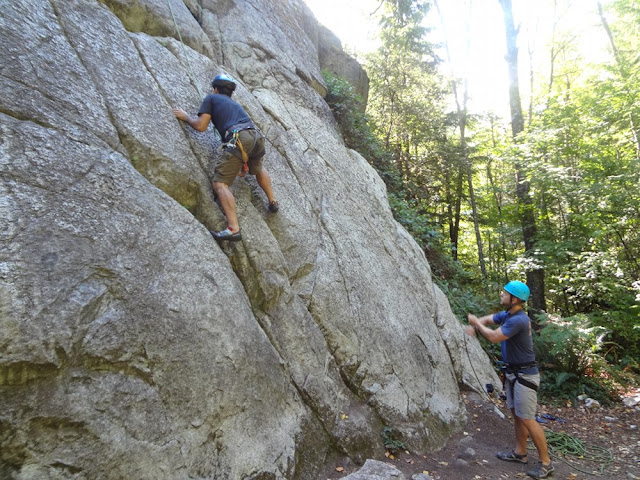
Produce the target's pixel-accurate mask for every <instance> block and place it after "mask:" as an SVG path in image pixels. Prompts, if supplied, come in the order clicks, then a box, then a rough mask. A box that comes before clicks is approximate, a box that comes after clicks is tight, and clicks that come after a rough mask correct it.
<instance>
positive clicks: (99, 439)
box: [0, 0, 497, 480]
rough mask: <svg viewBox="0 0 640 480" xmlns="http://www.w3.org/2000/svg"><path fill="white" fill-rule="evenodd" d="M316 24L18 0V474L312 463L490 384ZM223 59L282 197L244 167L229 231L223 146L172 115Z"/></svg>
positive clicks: (1, 173)
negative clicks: (335, 78) (331, 84)
mask: <svg viewBox="0 0 640 480" xmlns="http://www.w3.org/2000/svg"><path fill="white" fill-rule="evenodd" d="M238 18H242V20H243V21H242V22H238ZM174 19H175V20H174ZM176 27H177V29H176ZM321 28H322V27H321V26H319V25H318V24H317V22H315V20H314V18H313V16H312V15H311V13H310V12H309V10H308V9H307V8H306V7H305V6H304V4H303V3H302V2H301V1H298V0H290V1H285V0H271V1H268V2H264V1H258V0H255V1H241V0H202V1H195V0H185V1H184V2H181V1H179V0H169V1H164V0H104V1H98V0H14V1H12V2H5V3H4V4H3V6H2V14H1V15H0V46H1V47H2V52H3V54H2V56H0V71H1V72H2V77H1V80H0V478H8V479H21V480H23V479H24V480H26V479H58V478H74V479H85V478H86V479H93V478H103V479H121V478H136V479H158V478H167V479H176V478H185V479H187V478H192V479H201V478H202V479H204V478H216V479H219V478H220V479H221V478H229V479H240V478H243V479H244V478H247V479H248V478H251V479H271V478H273V479H309V478H315V476H316V474H317V473H318V472H319V471H320V469H321V467H322V465H323V462H325V460H326V459H327V458H328V457H329V456H330V455H334V454H338V455H346V456H349V457H351V458H352V459H353V460H354V461H355V462H358V463H362V462H364V461H365V460H366V459H367V458H369V457H371V456H373V455H379V454H380V453H381V452H382V451H383V445H382V439H381V436H380V432H381V430H382V428H383V426H390V427H392V428H393V429H394V430H396V431H397V432H398V434H399V435H402V438H403V439H404V441H405V443H406V445H407V446H408V448H410V449H412V450H414V451H418V452H427V451H430V450H433V449H437V448H438V447H440V446H442V445H443V443H444V442H445V441H446V439H447V438H448V436H449V434H450V433H451V432H452V431H454V430H455V429H456V428H458V426H459V425H460V424H461V423H462V422H463V421H464V418H465V415H466V412H465V411H464V407H463V405H462V402H461V399H460V389H461V388H473V389H481V388H482V385H483V384H484V383H494V384H497V378H495V374H494V373H493V371H492V369H491V367H490V365H489V361H488V359H487V358H486V356H484V354H483V353H482V350H481V349H480V347H479V344H478V343H477V341H475V340H473V339H469V340H466V341H463V340H462V339H463V338H464V337H462V336H461V335H462V329H461V326H460V324H459V322H458V320H457V319H456V318H455V317H454V316H453V314H452V313H451V309H450V307H449V305H448V302H447V300H446V298H445V296H444V295H443V294H442V292H440V291H439V289H438V288H437V287H436V286H435V285H434V284H433V282H432V279H431V273H430V269H429V265H428V263H427V261H426V259H425V256H424V254H423V252H422V251H421V250H420V248H419V247H418V245H417V244H416V243H415V242H414V241H413V239H412V238H411V237H410V236H409V235H408V234H407V232H406V231H405V230H404V229H403V228H402V227H401V226H400V225H399V224H397V223H396V222H395V221H394V219H393V217H392V214H391V211H390V209H389V206H388V201H387V197H386V191H385V187H384V184H383V182H382V181H381V180H380V178H379V177H378V176H377V174H376V173H375V171H374V170H373V169H372V168H371V167H370V166H369V164H368V163H367V162H366V160H365V159H364V158H362V157H361V156H360V155H359V154H357V153H356V152H354V151H351V150H349V149H347V148H346V147H345V146H344V143H343V141H342V139H341V138H340V135H339V133H338V131H337V129H336V126H335V122H334V120H333V118H332V115H331V112H330V111H329V109H328V107H327V105H326V103H325V102H324V100H323V99H322V96H321V93H322V89H323V88H324V87H323V82H322V76H321V74H320V68H321V67H320V61H319V53H318V31H319V30H320V29H321ZM178 31H179V32H180V36H178V35H177V32H178ZM179 37H181V38H182V42H181V41H180V40H179ZM221 72H226V73H228V74H231V75H233V76H234V77H235V78H236V79H237V80H238V89H237V91H236V93H235V94H234V98H235V99H237V100H238V101H239V102H240V103H241V104H242V105H243V106H244V107H245V108H246V110H247V111H248V113H249V114H250V115H251V116H252V118H253V119H254V120H255V122H256V124H257V125H258V126H259V127H260V129H261V130H262V131H263V133H264V134H265V136H266V144H267V145H266V147H267V154H266V157H265V166H266V168H267V169H268V171H269V172H270V174H271V176H272V179H273V184H274V189H275V192H276V195H277V197H278V199H279V201H280V204H281V210H280V212H278V213H277V214H272V213H269V212H268V211H267V210H266V208H265V207H266V198H265V197H264V194H263V193H262V191H261V190H260V189H259V188H258V186H257V183H256V182H255V179H254V178H252V177H249V176H247V177H245V178H238V179H237V180H236V181H235V183H234V185H233V192H234V194H235V197H236V200H237V203H238V212H239V218H240V224H241V227H242V231H243V237H244V238H243V241H242V242H239V243H237V244H228V245H225V244H220V245H219V244H217V243H216V242H215V241H214V240H213V239H212V238H211V236H210V234H209V232H208V230H211V229H220V228H223V227H224V226H225V219H224V217H223V215H222V214H221V211H220V209H219V207H218V206H217V205H216V203H215V201H214V197H213V192H212V189H211V185H210V180H211V174H212V165H214V164H215V162H216V161H218V159H219V153H218V151H217V146H218V145H219V139H217V138H216V135H215V134H214V132H213V131H212V130H209V131H207V132H204V133H197V132H194V131H193V130H192V129H191V128H190V127H188V126H185V124H182V123H180V122H178V121H176V120H175V118H174V117H173V114H172V112H171V109H172V107H177V106H179V107H183V108H185V109H186V110H187V111H190V112H192V113H195V112H196V111H197V108H198V106H199V103H200V100H201V95H203V94H204V93H206V92H207V91H208V85H209V82H210V80H211V78H212V77H213V76H214V75H216V74H218V73H221ZM318 92H320V93H318ZM465 349H466V351H467V352H471V353H470V355H468V354H467V353H466V352H465ZM466 359H468V361H467V360H466ZM470 362H473V367H472V366H471V364H470ZM478 380H480V382H478Z"/></svg>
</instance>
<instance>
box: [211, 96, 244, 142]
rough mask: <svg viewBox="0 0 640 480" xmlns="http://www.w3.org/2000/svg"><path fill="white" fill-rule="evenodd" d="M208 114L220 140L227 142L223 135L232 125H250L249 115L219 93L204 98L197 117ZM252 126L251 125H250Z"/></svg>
mask: <svg viewBox="0 0 640 480" xmlns="http://www.w3.org/2000/svg"><path fill="white" fill-rule="evenodd" d="M201 113H208V114H209V115H211V121H212V122H213V126H214V127H216V130H218V132H219V133H220V138H222V139H223V141H225V142H227V141H229V140H230V136H229V138H225V133H226V132H227V130H229V129H230V128H231V127H233V126H234V125H238V124H252V122H251V119H250V118H249V115H247V112H245V111H244V108H242V106H241V105H240V104H239V103H238V102H236V101H235V100H232V99H231V97H228V96H227V95H223V94H221V93H212V94H210V95H207V96H206V97H204V100H203V101H202V105H200V110H198V115H200V114H201ZM252 125H253V124H252Z"/></svg>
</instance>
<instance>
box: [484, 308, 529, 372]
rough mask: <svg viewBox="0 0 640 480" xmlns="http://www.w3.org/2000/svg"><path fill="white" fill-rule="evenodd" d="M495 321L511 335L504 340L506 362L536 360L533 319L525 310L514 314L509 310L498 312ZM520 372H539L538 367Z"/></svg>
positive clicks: (521, 363) (494, 317)
mask: <svg viewBox="0 0 640 480" xmlns="http://www.w3.org/2000/svg"><path fill="white" fill-rule="evenodd" d="M493 322H494V323H497V324H498V325H500V328H501V329H502V333H503V334H504V335H505V336H507V337H509V338H508V339H507V340H504V341H503V342H502V360H503V361H504V362H505V363H509V364H512V365H523V364H527V363H533V362H535V361H536V356H535V353H534V351H533V338H532V337H531V320H530V319H529V317H528V316H527V314H526V313H524V310H518V311H517V312H516V313H514V314H513V315H511V314H510V313H509V311H508V310H505V311H503V312H499V313H496V314H495V315H494V316H493ZM520 372H522V373H525V374H533V373H538V367H531V368H525V369H522V370H520Z"/></svg>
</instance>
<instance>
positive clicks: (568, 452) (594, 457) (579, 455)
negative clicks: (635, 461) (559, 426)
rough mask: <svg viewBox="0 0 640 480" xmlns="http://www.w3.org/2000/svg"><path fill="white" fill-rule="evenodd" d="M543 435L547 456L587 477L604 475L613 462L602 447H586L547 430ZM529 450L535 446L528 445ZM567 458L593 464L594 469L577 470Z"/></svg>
mask: <svg viewBox="0 0 640 480" xmlns="http://www.w3.org/2000/svg"><path fill="white" fill-rule="evenodd" d="M544 433H545V436H546V437H547V446H548V447H549V456H551V457H552V458H553V459H554V460H559V461H561V462H563V463H566V464H567V465H569V466H570V467H571V468H573V469H574V470H577V471H579V472H582V473H586V474H589V475H605V470H606V469H607V468H608V467H609V466H610V465H611V463H612V462H613V453H612V452H611V451H610V450H607V449H606V448H604V447H598V446H593V445H588V444H586V443H585V442H583V441H582V440H580V439H578V438H576V437H573V436H571V435H569V434H568V433H562V432H554V431H553V430H549V429H545V432H544ZM529 448H530V449H535V446H533V445H530V446H529ZM567 457H575V458H576V459H577V460H580V461H581V462H583V461H586V462H593V463H595V464H596V467H595V468H594V469H592V470H585V469H582V468H579V467H578V466H576V465H575V461H569V460H568V459H567Z"/></svg>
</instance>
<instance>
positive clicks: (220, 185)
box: [173, 74, 279, 241]
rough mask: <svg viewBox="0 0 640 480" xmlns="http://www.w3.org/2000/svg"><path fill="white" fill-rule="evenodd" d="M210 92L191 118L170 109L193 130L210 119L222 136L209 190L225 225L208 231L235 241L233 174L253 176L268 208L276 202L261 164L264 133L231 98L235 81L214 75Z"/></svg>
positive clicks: (272, 208) (274, 208) (200, 128)
mask: <svg viewBox="0 0 640 480" xmlns="http://www.w3.org/2000/svg"><path fill="white" fill-rule="evenodd" d="M211 86H212V87H213V93H212V94H209V95H207V96H206V97H205V98H204V100H203V101H202V104H201V105H200V109H199V110H198V116H197V117H191V116H190V115H189V114H188V113H187V112H185V111H184V110H182V109H181V108H175V109H173V114H174V115H175V116H176V118H177V119H178V120H182V121H183V122H186V123H188V124H189V125H191V127H193V128H194V129H195V130H197V131H199V132H204V131H205V130H206V129H207V127H208V126H209V122H213V126H214V127H215V128H216V130H217V131H218V132H219V133H220V137H221V138H222V142H223V144H222V147H223V158H222V161H221V162H220V163H219V164H218V166H217V167H216V169H215V171H214V175H213V182H212V186H213V191H214V192H215V194H216V195H217V196H218V198H219V199H220V206H221V207H222V211H223V212H224V214H225V216H226V217H227V224H228V226H227V228H226V229H224V230H222V231H219V232H214V231H212V232H211V235H213V237H214V238H215V239H216V240H231V241H238V240H241V239H242V234H241V233H240V225H239V223H238V213H237V210H236V200H235V198H234V197H233V193H231V189H230V188H229V187H231V184H232V183H233V181H234V180H235V178H236V176H238V174H240V175H241V176H244V174H245V173H246V172H249V174H250V175H255V176H256V180H257V181H258V185H260V188H262V190H263V191H264V193H265V194H266V195H267V198H268V199H269V206H268V209H269V211H270V212H273V213H275V212H277V211H278V209H279V204H278V202H277V200H276V199H275V197H274V195H273V189H272V187H271V177H270V176H269V173H268V172H267V170H266V169H265V168H264V167H263V166H262V159H263V157H264V135H262V132H260V130H259V129H258V127H256V125H255V124H254V123H253V121H251V118H249V115H247V112H245V110H244V108H242V106H241V105H240V104H239V103H238V102H236V101H235V100H232V99H231V95H232V94H233V92H234V91H235V89H236V83H235V82H234V81H233V79H232V78H231V77H229V76H228V75H224V74H222V75H218V76H216V77H215V78H214V79H213V81H212V82H211Z"/></svg>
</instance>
